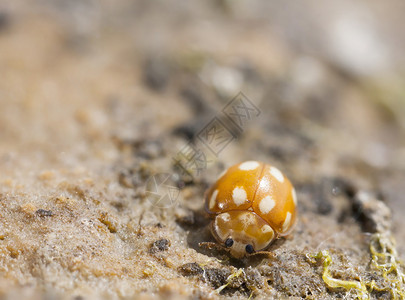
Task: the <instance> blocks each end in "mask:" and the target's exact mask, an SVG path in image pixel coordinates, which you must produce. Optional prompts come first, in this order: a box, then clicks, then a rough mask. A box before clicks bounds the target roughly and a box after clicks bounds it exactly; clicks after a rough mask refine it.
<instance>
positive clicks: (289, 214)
mask: <svg viewBox="0 0 405 300" xmlns="http://www.w3.org/2000/svg"><path fill="white" fill-rule="evenodd" d="M290 223H291V213H290V212H289V211H288V212H287V215H286V217H285V220H284V223H283V227H282V231H283V232H285V231H287V229H288V227H289V226H290Z"/></svg>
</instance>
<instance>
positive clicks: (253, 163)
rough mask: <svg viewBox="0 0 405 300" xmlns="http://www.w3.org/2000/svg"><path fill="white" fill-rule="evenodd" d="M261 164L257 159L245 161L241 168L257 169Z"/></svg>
mask: <svg viewBox="0 0 405 300" xmlns="http://www.w3.org/2000/svg"><path fill="white" fill-rule="evenodd" d="M258 166H260V164H259V163H258V162H257V161H254V160H250V161H245V162H243V163H241V164H240V165H239V169H240V170H243V171H250V170H254V169H256V168H257V167H258Z"/></svg>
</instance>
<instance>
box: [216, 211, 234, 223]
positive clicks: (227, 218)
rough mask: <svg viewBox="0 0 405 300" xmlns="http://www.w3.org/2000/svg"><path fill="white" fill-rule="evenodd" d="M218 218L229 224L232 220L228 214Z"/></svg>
mask: <svg viewBox="0 0 405 300" xmlns="http://www.w3.org/2000/svg"><path fill="white" fill-rule="evenodd" d="M218 217H219V218H221V219H222V220H224V222H229V221H230V220H231V216H230V215H229V214H228V213H222V214H220V215H219V216H218Z"/></svg>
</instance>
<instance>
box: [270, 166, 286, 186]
mask: <svg viewBox="0 0 405 300" xmlns="http://www.w3.org/2000/svg"><path fill="white" fill-rule="evenodd" d="M270 174H271V175H273V177H275V178H276V179H277V180H278V181H280V182H284V176H283V173H281V172H280V170H279V169H277V168H275V167H270Z"/></svg>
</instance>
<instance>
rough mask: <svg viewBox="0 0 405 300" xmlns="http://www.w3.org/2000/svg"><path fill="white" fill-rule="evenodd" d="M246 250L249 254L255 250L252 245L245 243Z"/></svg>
mask: <svg viewBox="0 0 405 300" xmlns="http://www.w3.org/2000/svg"><path fill="white" fill-rule="evenodd" d="M246 252H247V253H249V254H252V253H253V252H255V249H253V246H252V245H250V244H249V245H246Z"/></svg>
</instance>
